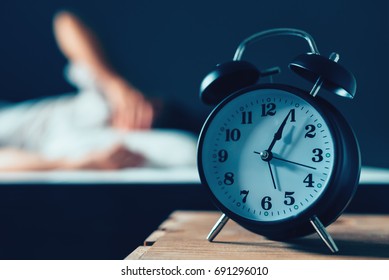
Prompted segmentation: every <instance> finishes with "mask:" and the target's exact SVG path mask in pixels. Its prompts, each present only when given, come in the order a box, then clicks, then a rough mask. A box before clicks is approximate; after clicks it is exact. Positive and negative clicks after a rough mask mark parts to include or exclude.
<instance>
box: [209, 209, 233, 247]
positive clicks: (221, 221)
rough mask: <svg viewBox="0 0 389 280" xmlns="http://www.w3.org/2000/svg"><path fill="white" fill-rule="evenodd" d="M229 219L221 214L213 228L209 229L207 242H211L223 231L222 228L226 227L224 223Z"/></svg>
mask: <svg viewBox="0 0 389 280" xmlns="http://www.w3.org/2000/svg"><path fill="white" fill-rule="evenodd" d="M229 219H230V218H228V217H227V215H226V214H224V213H223V215H221V217H220V218H219V220H218V221H217V222H216V224H215V225H214V226H213V228H212V229H211V231H210V232H209V234H208V236H207V240H208V241H209V242H212V241H213V240H214V239H215V237H216V236H217V235H218V234H219V232H220V231H221V230H222V229H223V227H224V226H225V225H226V223H227V222H228V220H229Z"/></svg>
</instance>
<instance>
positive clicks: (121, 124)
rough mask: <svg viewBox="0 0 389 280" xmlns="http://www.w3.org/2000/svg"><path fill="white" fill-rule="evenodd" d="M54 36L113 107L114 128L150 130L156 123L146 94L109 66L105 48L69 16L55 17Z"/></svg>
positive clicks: (91, 33) (88, 30)
mask: <svg viewBox="0 0 389 280" xmlns="http://www.w3.org/2000/svg"><path fill="white" fill-rule="evenodd" d="M54 34H55V37H56V40H57V43H58V46H59V48H60V50H61V51H62V52H63V54H64V55H65V56H66V57H67V58H68V59H69V60H71V61H72V62H75V63H77V62H80V63H82V64H85V65H87V67H89V69H90V70H91V71H92V73H93V74H94V75H95V77H96V78H97V79H98V81H99V85H100V86H101V88H102V90H103V92H104V94H105V95H106V97H107V100H108V101H109V102H110V103H111V107H112V109H113V112H112V118H111V120H112V125H113V126H114V127H116V128H119V129H123V130H132V129H147V128H150V127H151V124H152V120H153V114H154V113H153V107H152V105H151V103H150V102H148V101H147V100H146V99H145V98H144V96H143V94H142V93H141V92H140V91H139V90H137V89H136V88H135V87H133V86H132V85H131V84H130V83H129V82H128V81H126V80H125V79H124V78H123V77H121V76H120V75H119V74H118V73H116V71H115V70H114V69H113V68H112V67H111V66H110V65H109V63H108V61H107V59H106V58H105V56H104V54H103V51H102V48H101V46H100V44H99V42H98V40H97V38H96V36H95V35H94V34H93V32H92V31H91V30H90V29H89V28H88V27H87V26H85V25H84V24H83V23H82V22H81V20H80V19H78V18H77V17H76V16H75V15H73V14H71V13H69V12H65V11H64V12H60V13H58V14H56V16H55V17H54Z"/></svg>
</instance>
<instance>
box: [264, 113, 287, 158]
mask: <svg viewBox="0 0 389 280" xmlns="http://www.w3.org/2000/svg"><path fill="white" fill-rule="evenodd" d="M291 112H292V110H290V111H289V113H288V114H287V115H286V117H285V119H284V120H283V121H282V123H281V125H280V127H279V128H278V130H277V132H276V133H274V138H273V140H272V141H271V143H270V146H269V148H268V149H267V151H268V152H271V150H272V149H273V147H274V144H275V143H276V142H277V141H278V140H280V139H281V138H282V131H283V130H284V127H285V124H286V121H287V120H288V118H289V115H290V113H291Z"/></svg>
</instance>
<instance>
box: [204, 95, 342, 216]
mask: <svg viewBox="0 0 389 280" xmlns="http://www.w3.org/2000/svg"><path fill="white" fill-rule="evenodd" d="M204 129H205V130H206V132H205V133H204V132H203V134H204V136H203V139H202V140H201V141H200V145H201V155H200V156H201V157H200V161H201V162H200V165H201V166H202V167H201V169H202V170H201V172H202V176H203V177H204V178H205V181H206V183H207V184H208V186H209V188H210V189H211V191H212V193H213V194H214V196H215V197H216V198H217V200H218V201H219V202H220V203H221V204H222V205H223V206H224V207H226V208H227V209H229V210H230V211H232V212H234V213H235V214H237V215H239V216H241V217H244V218H246V219H249V220H254V221H263V222H271V221H281V220H283V219H288V218H291V217H293V216H296V215H299V214H300V213H302V212H303V211H304V210H306V209H307V208H309V207H310V206H311V205H313V204H314V203H315V202H316V201H317V199H318V198H319V197H320V196H321V195H322V193H323V192H324V190H325V189H326V187H327V186H328V183H329V180H330V178H331V174H332V170H333V168H334V161H335V159H334V155H335V151H334V149H335V146H334V140H333V137H332V135H331V130H330V128H329V127H328V124H327V123H326V121H325V120H324V119H323V117H322V116H321V115H320V113H319V112H318V111H317V110H316V109H315V108H314V107H313V106H312V105H311V104H309V103H308V102H307V101H305V100H304V99H302V98H300V97H298V96H297V95H294V94H292V93H290V92H288V91H285V90H280V89H256V90H253V91H251V92H247V93H245V94H241V95H239V96H238V97H236V98H234V99H232V100H230V101H229V102H227V103H225V104H224V105H222V107H218V108H217V109H216V111H215V113H214V114H212V115H211V117H210V119H209V120H208V122H207V124H206V126H205V128H204Z"/></svg>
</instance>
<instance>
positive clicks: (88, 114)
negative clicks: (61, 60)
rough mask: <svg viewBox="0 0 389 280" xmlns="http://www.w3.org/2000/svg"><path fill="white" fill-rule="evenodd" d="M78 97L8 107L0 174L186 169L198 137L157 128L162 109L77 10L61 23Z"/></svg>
mask: <svg viewBox="0 0 389 280" xmlns="http://www.w3.org/2000/svg"><path fill="white" fill-rule="evenodd" d="M54 34H55V37H56V40H57V43H58V45H59V48H60V50H61V51H62V52H63V54H64V55H65V56H66V57H67V58H68V59H69V62H70V63H69V65H68V67H67V68H66V69H65V77H66V79H67V80H68V81H69V82H70V83H72V84H73V85H75V86H76V87H77V88H78V89H79V90H78V92H77V93H74V94H64V95H61V96H56V97H50V98H44V99H40V100H32V101H26V102H22V103H19V104H16V105H6V104H2V105H1V107H0V171H29V170H53V169H65V170H72V169H103V170H104V169H107V170H108V169H120V168H127V167H138V166H144V165H148V166H150V165H151V166H183V165H193V164H194V161H195V156H194V154H195V149H196V147H195V146H196V144H195V139H194V137H193V136H192V135H189V134H186V133H184V132H180V131H170V130H155V129H151V126H152V122H153V118H154V114H155V110H154V108H153V105H152V104H151V102H149V101H148V100H147V99H146V98H145V97H144V96H143V94H142V93H141V92H140V91H139V90H137V89H136V88H134V87H133V86H132V85H131V84H130V83H129V82H128V81H126V80H125V79H124V78H123V77H121V76H120V75H119V74H118V73H116V72H115V70H114V69H113V68H112V67H111V66H110V65H109V64H108V63H107V61H106V59H105V57H104V55H103V52H102V50H101V48H100V45H99V44H98V41H97V39H96V37H95V36H94V34H93V33H92V32H91V30H90V29H88V27H86V26H85V25H84V24H83V23H82V22H81V21H80V19H78V18H77V17H76V16H75V15H73V14H71V13H69V12H65V11H64V12H60V13H58V14H57V15H56V16H55V18H54Z"/></svg>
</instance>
